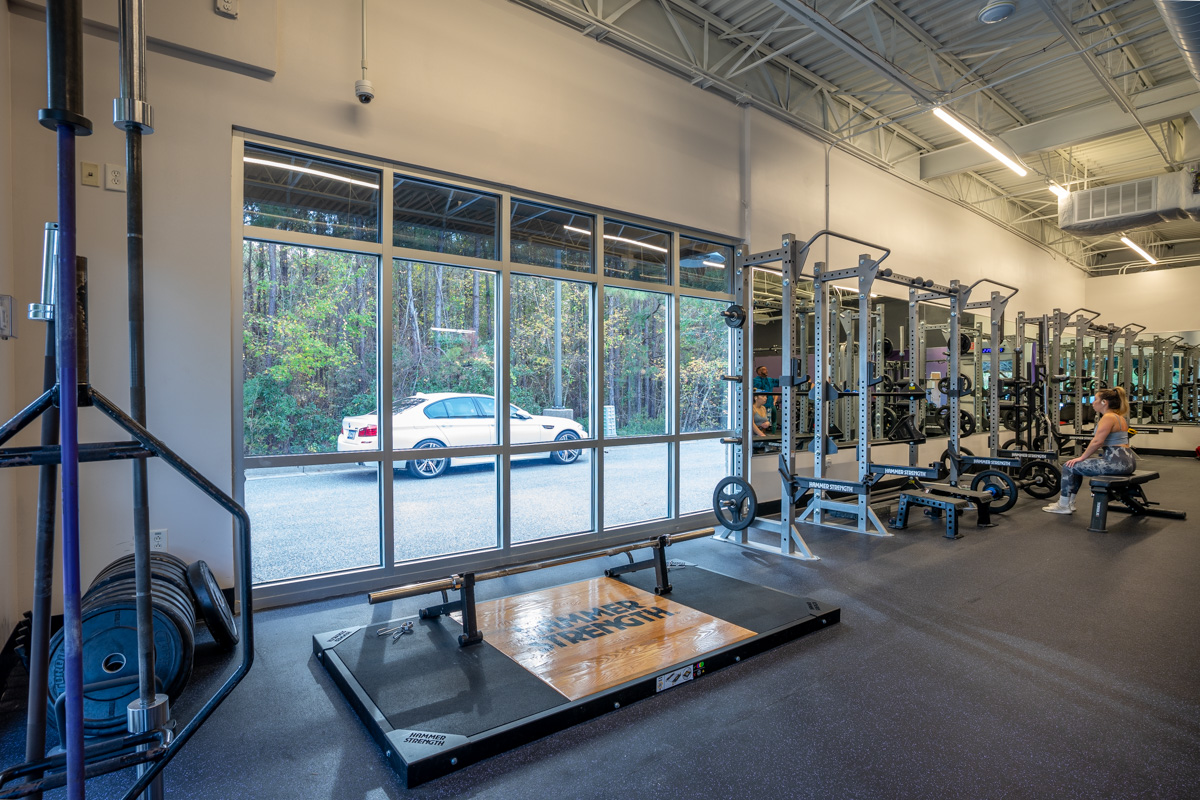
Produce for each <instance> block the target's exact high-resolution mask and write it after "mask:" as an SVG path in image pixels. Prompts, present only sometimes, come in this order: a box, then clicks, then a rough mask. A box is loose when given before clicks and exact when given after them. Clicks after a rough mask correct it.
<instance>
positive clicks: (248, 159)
mask: <svg viewBox="0 0 1200 800" xmlns="http://www.w3.org/2000/svg"><path fill="white" fill-rule="evenodd" d="M242 161H245V162H246V163H247V164H262V165H263V166H266V167H278V168H279V169H286V170H289V171H291V172H303V173H304V174H305V175H316V176H318V177H321V178H329V179H330V180H335V181H342V182H344V183H353V184H354V185H355V186H366V187H367V188H368V189H378V188H379V184H378V183H367V182H366V181H360V180H355V179H354V178H347V177H346V176H344V175H334V174H333V173H332V172H322V171H321V170H319V169H312V168H311V167H298V166H296V165H295V164H281V163H279V162H278V161H267V160H266V159H264V158H251V157H250V156H242Z"/></svg>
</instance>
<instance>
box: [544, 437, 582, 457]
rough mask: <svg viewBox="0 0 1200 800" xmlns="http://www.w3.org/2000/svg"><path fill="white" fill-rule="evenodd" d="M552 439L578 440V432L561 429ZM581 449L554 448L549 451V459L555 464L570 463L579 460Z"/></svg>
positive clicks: (560, 440)
mask: <svg viewBox="0 0 1200 800" xmlns="http://www.w3.org/2000/svg"><path fill="white" fill-rule="evenodd" d="M554 441H556V442H578V441H579V434H577V433H575V431H563V432H562V433H560V434H559V435H558V436H557V437H555V439H554ZM582 452H583V451H582V450H555V451H553V452H552V453H550V460H551V461H553V462H554V463H555V464H572V463H574V462H576V461H578V460H579V456H580V454H581V453H582Z"/></svg>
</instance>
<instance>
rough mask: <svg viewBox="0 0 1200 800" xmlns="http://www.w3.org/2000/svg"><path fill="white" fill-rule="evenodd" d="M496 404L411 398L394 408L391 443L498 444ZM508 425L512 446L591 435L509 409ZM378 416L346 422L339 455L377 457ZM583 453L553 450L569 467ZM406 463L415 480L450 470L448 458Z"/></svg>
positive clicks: (574, 425) (408, 446)
mask: <svg viewBox="0 0 1200 800" xmlns="http://www.w3.org/2000/svg"><path fill="white" fill-rule="evenodd" d="M495 409H496V401H495V399H494V398H491V397H488V396H487V395H482V394H453V393H444V392H443V393H437V394H421V393H417V394H415V395H413V396H412V397H406V398H405V399H403V400H400V401H398V402H397V403H396V404H395V405H394V406H393V407H392V438H393V440H394V444H395V448H396V449H397V450H419V449H424V448H435V447H470V446H478V445H489V444H495V443H496V442H497V441H498V437H497V436H496V417H495ZM509 425H510V429H511V435H512V443H513V444H527V443H531V442H564V443H567V442H577V441H579V440H580V439H582V438H583V437H584V436H586V435H587V431H585V430H584V428H583V426H582V425H580V424H579V423H578V422H576V421H575V420H573V419H566V418H563V417H545V416H539V415H535V414H530V413H529V412H527V411H523V410H522V409H520V408H517V407H516V406H509ZM378 450H379V417H378V415H377V414H362V415H360V416H357V417H345V418H344V419H342V432H341V434H340V435H339V436H338V452H339V453H361V452H378ZM582 452H583V451H582V450H580V449H578V448H571V449H567V450H554V451H552V452H551V453H550V460H551V461H552V462H554V463H555V464H570V463H572V462H574V461H577V460H579V457H580V455H581V454H582ZM401 464H405V465H406V466H407V468H408V472H409V474H411V475H412V476H413V477H416V478H436V477H437V476H439V475H441V474H442V473H443V472H445V471H446V468H447V467H448V466H450V459H449V458H427V459H418V460H413V461H408V462H401V461H398V462H396V465H397V466H400V465H401Z"/></svg>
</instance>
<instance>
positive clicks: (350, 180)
mask: <svg viewBox="0 0 1200 800" xmlns="http://www.w3.org/2000/svg"><path fill="white" fill-rule="evenodd" d="M242 161H243V165H242V166H243V170H244V175H245V177H244V181H245V183H244V185H243V188H242V214H243V220H244V223H245V224H246V225H254V226H256V227H261V228H274V229H275V230H281V231H296V232H298V233H313V234H317V235H319V236H337V237H339V238H342V239H355V240H358V241H363V242H378V241H379V198H380V193H379V184H380V174H379V172H378V171H377V170H367V169H361V168H359V167H350V166H347V165H345V164H338V163H336V162H334V161H324V160H321V159H316V158H312V157H310V156H305V155H300V154H298V153H285V152H282V151H279V150H268V149H266V148H261V147H255V146H254V145H247V146H246V150H245V153H244V154H243V156H242Z"/></svg>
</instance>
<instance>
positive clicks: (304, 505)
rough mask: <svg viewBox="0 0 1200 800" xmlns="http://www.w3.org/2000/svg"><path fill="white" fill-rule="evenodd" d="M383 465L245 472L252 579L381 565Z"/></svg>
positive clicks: (259, 581)
mask: <svg viewBox="0 0 1200 800" xmlns="http://www.w3.org/2000/svg"><path fill="white" fill-rule="evenodd" d="M377 475H378V467H377V466H375V465H370V466H367V467H360V466H356V465H348V464H338V465H336V466H335V465H330V466H324V467H315V466H310V467H282V468H271V469H248V470H246V510H247V511H248V512H249V513H250V526H251V529H252V530H253V531H254V554H253V574H254V582H255V583H256V584H257V583H265V582H267V581H278V580H284V579H287V578H297V577H302V576H305V575H319V574H321V573H323V572H335V571H337V570H343V569H353V568H355V567H368V566H376V565H378V564H379V553H380V548H379V479H378V477H377Z"/></svg>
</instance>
